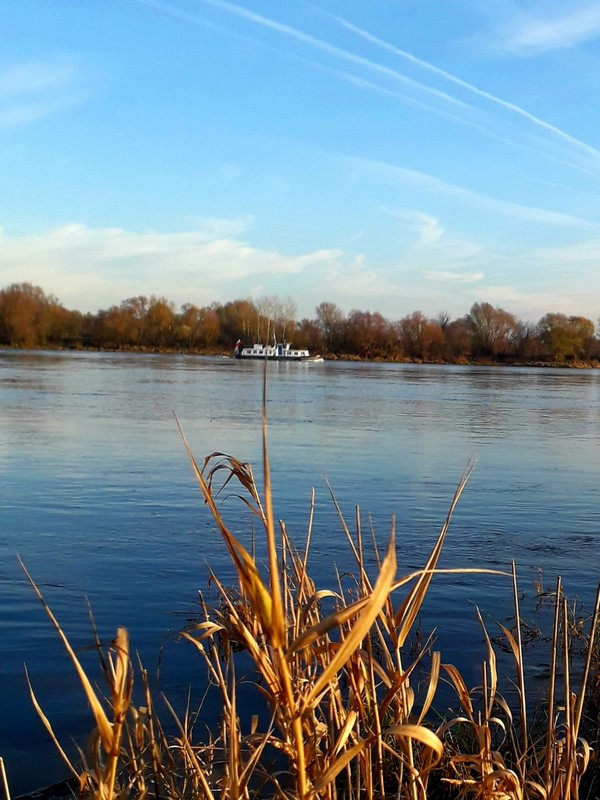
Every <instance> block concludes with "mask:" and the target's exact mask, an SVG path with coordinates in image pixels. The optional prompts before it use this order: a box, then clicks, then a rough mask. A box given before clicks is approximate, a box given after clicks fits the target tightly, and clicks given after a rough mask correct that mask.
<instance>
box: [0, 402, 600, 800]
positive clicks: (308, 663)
mask: <svg viewBox="0 0 600 800" xmlns="http://www.w3.org/2000/svg"><path fill="white" fill-rule="evenodd" d="M182 437H183V441H184V443H185V447H186V449H187V452H188V455H189V458H190V462H191V465H192V468H193V471H194V474H195V476H196V479H197V481H198V485H199V487H200V490H201V493H202V496H203V499H204V501H205V503H206V504H207V505H208V507H209V509H210V511H211V513H212V516H213V518H214V520H215V522H216V525H217V526H218V529H219V531H220V533H221V535H222V538H223V541H224V544H225V546H226V548H227V550H228V552H229V555H230V557H231V561H232V563H233V565H234V567H235V570H236V574H237V584H236V585H235V586H234V587H233V588H232V587H226V586H224V585H223V584H222V583H221V581H220V580H219V577H218V576H217V575H214V574H213V575H212V576H211V577H212V580H213V581H214V584H215V586H216V589H217V591H218V593H219V597H220V601H219V603H218V604H217V605H216V607H209V606H208V605H207V604H206V603H205V602H204V600H203V599H202V598H200V604H199V608H200V616H199V618H198V619H197V620H196V621H195V622H194V623H193V624H190V625H189V626H188V627H187V628H186V629H185V630H183V631H182V632H181V636H182V637H183V638H184V639H185V640H187V641H188V642H190V643H191V644H192V645H193V647H194V648H196V650H197V651H198V653H199V654H200V656H201V657H202V659H203V661H204V663H205V665H206V668H207V672H208V676H209V680H210V684H211V687H212V690H213V691H215V690H216V691H217V692H218V695H219V698H220V705H221V707H222V713H221V715H220V720H219V721H218V723H217V721H215V727H214V729H213V730H212V731H211V733H210V734H208V735H206V736H205V737H204V740H203V741H199V740H198V737H197V735H196V731H195V727H194V721H195V715H194V714H193V713H192V712H191V711H190V709H189V708H188V709H187V710H186V711H185V713H183V714H182V715H178V714H177V713H176V712H175V710H174V709H173V707H172V706H171V705H170V703H169V702H168V701H167V700H166V698H163V700H164V703H165V705H166V708H167V709H168V711H169V714H170V717H172V723H171V726H174V733H171V734H168V733H166V732H165V730H166V728H164V727H163V725H162V724H161V722H160V720H159V717H158V715H157V712H156V706H155V702H154V700H153V698H152V696H151V692H150V688H149V682H148V678H147V674H146V672H145V671H144V669H143V668H142V667H141V665H140V667H139V673H140V676H141V681H142V688H143V701H142V703H141V704H139V705H137V706H135V705H134V704H133V703H132V700H131V698H132V683H133V672H134V670H133V667H132V663H131V659H130V654H129V647H128V638H127V634H126V632H125V631H124V630H123V629H119V631H118V633H117V637H116V639H115V640H114V642H113V643H112V645H111V647H110V648H109V650H108V652H107V653H106V654H105V655H104V654H102V656H101V658H102V660H101V664H102V668H103V673H104V679H105V681H106V685H107V687H108V696H107V698H102V697H99V696H98V692H97V690H96V689H95V688H94V686H93V685H92V683H91V681H90V680H89V678H88V677H87V676H86V674H85V672H84V670H83V668H82V667H81V665H80V663H79V661H78V659H77V656H76V655H75V653H74V651H73V649H72V648H71V646H70V644H69V642H68V639H67V637H66V636H65V634H64V632H63V631H62V629H61V627H60V625H59V623H58V622H57V621H56V619H55V618H54V616H53V614H52V612H51V610H50V609H49V608H48V606H47V604H46V603H45V601H44V598H43V597H42V595H41V593H40V592H39V590H38V589H37V587H36V585H35V583H34V582H33V580H32V579H31V578H30V576H29V574H28V573H27V572H26V574H27V576H28V577H29V579H30V580H31V583H32V585H33V587H34V590H35V591H36V593H37V595H38V597H39V599H40V600H41V602H42V603H43V605H44V608H45V610H46V613H47V614H48V615H49V617H50V619H51V621H52V623H53V624H54V626H55V627H56V630H57V632H58V634H59V635H60V637H61V638H62V640H63V643H64V645H65V647H66V649H67V651H68V653H69V655H70V658H71V660H72V662H73V665H74V667H75V669H76V671H77V673H78V675H79V678H80V680H81V683H82V686H83V688H84V691H85V694H86V697H87V700H88V703H89V705H90V707H91V710H92V713H93V716H94V721H95V726H96V727H95V734H94V737H93V738H92V743H91V745H90V747H89V748H88V751H87V752H85V753H84V752H83V751H80V754H79V755H80V759H81V765H80V766H77V767H76V766H75V765H73V764H72V763H71V762H70V761H69V759H68V758H67V756H66V754H65V752H64V750H62V749H61V754H62V757H63V758H64V759H65V761H66V762H67V764H68V767H69V770H70V771H71V773H72V774H73V775H74V776H76V777H77V779H78V782H79V787H80V793H81V795H82V796H83V797H94V798H98V800H113V798H115V800H116V798H123V800H124V799H125V798H139V800H145V798H147V797H154V798H155V800H161V799H162V798H169V799H172V800H179V799H180V798H181V799H183V798H188V797H189V798H192V797H193V798H206V800H240V799H241V798H244V800H250V798H255V797H273V798H289V799H290V800H292V799H293V800H314V799H316V798H323V800H342V798H343V799H344V800H363V799H364V800H379V799H380V798H405V799H406V800H426V799H427V798H441V797H460V798H463V797H474V798H481V800H521V798H536V799H537V798H539V800H579V798H580V794H579V788H580V782H581V778H582V776H583V774H584V773H585V770H586V768H587V766H588V764H589V761H590V755H591V750H590V747H589V745H588V744H587V743H586V742H585V741H584V740H583V739H582V738H580V731H581V726H582V716H583V709H584V697H585V686H586V682H587V680H588V676H589V673H590V668H591V664H592V662H591V654H592V652H594V642H593V637H594V633H595V630H596V627H597V624H598V613H599V609H598V607H599V603H600V595H599V599H598V600H597V602H596V607H595V609H594V616H593V619H592V623H591V634H590V637H591V641H590V647H589V648H588V653H589V655H588V658H587V661H586V665H585V670H584V676H583V685H582V686H581V687H580V689H579V693H578V694H575V692H574V691H573V687H572V682H571V678H570V674H571V673H570V663H569V652H570V642H569V626H568V625H567V606H566V601H565V600H564V597H563V596H562V590H561V586H560V582H559V583H558V585H557V588H556V609H555V621H554V632H553V637H552V644H551V661H552V670H551V678H550V685H549V697H548V707H547V713H546V717H545V723H546V724H545V728H544V729H543V730H540V729H539V728H536V729H534V728H533V727H532V726H530V725H529V724H528V720H527V713H528V704H527V698H526V692H525V666H524V657H523V646H522V636H521V633H520V629H519V625H520V610H519V601H518V597H519V595H518V590H517V579H516V571H515V569H514V565H513V571H512V581H513V595H514V602H515V618H516V620H517V627H516V633H513V632H512V631H511V630H508V629H507V628H503V634H504V636H505V638H506V641H507V642H508V645H509V647H510V650H511V652H512V656H513V660H514V665H515V673H516V686H517V694H518V704H517V708H515V709H513V708H511V707H510V705H509V704H508V703H507V701H506V700H505V699H504V698H503V697H502V696H501V695H500V692H499V689H498V684H499V676H498V673H497V666H496V656H495V653H494V648H493V645H492V641H491V639H490V636H489V634H488V632H487V630H486V628H485V625H484V623H483V620H482V619H481V616H480V622H481V626H482V630H483V636H484V639H485V642H486V648H487V660H486V662H485V663H484V664H483V665H482V682H481V686H479V687H475V688H472V689H470V688H469V687H467V685H466V684H465V682H464V680H463V678H462V676H461V674H460V673H459V671H458V670H457V669H456V668H455V667H454V666H452V665H451V664H445V663H443V662H442V658H441V654H440V653H439V652H436V651H433V652H432V648H431V644H430V642H425V643H424V644H422V645H421V647H420V648H419V649H418V650H417V652H413V651H410V653H409V655H408V656H407V650H408V647H407V642H408V640H409V636H410V634H411V631H413V629H414V625H415V621H416V619H417V617H418V615H419V612H420V610H421V608H422V605H423V602H424V600H425V597H426V595H427V591H428V588H429V586H430V583H431V580H432V578H433V576H434V575H435V574H436V573H439V572H442V571H443V570H440V569H439V568H438V561H439V557H440V553H441V550H442V547H443V544H444V540H445V537H446V533H447V530H448V526H449V524H450V520H451V517H452V514H453V511H454V509H455V507H456V504H457V502H458V500H459V498H460V495H461V493H462V491H463V490H464V487H465V485H466V482H467V480H468V477H469V473H470V468H469V469H468V470H467V472H466V473H465V475H464V476H463V478H462V480H461V481H460V483H459V486H458V488H457V490H456V493H455V495H454V498H453V500H452V503H451V505H450V510H449V512H448V516H447V518H446V521H445V523H444V525H443V527H442V530H441V532H440V535H439V536H438V538H437V540H436V541H435V543H434V546H433V548H432V551H431V554H430V556H429V558H428V560H427V563H426V564H425V566H424V568H423V569H422V570H419V571H417V572H414V573H412V574H411V575H408V576H405V577H402V578H398V577H397V574H396V555H395V531H394V526H392V531H391V534H390V537H389V542H388V545H387V548H386V552H385V554H383V555H380V554H379V552H378V551H377V549H376V547H375V555H376V559H377V562H378V571H377V575H376V577H375V578H372V577H371V576H370V575H369V572H368V570H367V567H366V556H365V543H364V536H363V530H362V524H361V516H360V511H359V510H358V509H357V511H356V518H355V523H354V526H353V527H354V531H353V532H351V530H350V526H349V525H348V524H347V522H346V520H345V519H344V517H343V515H342V513H341V511H340V510H339V508H338V513H339V518H340V521H341V525H342V529H343V531H344V533H345V536H346V539H347V542H348V545H349V547H350V549H351V552H352V554H353V557H354V559H355V563H356V571H355V575H356V577H355V585H354V587H353V592H352V595H351V596H350V595H349V594H348V593H347V592H345V591H344V590H343V587H342V585H341V583H338V586H337V588H336V589H335V590H334V589H332V588H327V589H322V588H321V589H319V588H318V587H317V586H316V584H315V582H314V580H313V579H312V578H311V576H310V573H309V555H310V552H311V542H312V524H313V511H314V494H313V499H312V504H311V513H310V521H309V525H308V530H307V535H306V538H305V541H304V542H303V543H302V547H301V548H300V549H298V548H297V547H296V546H295V544H294V543H293V542H292V541H291V539H290V537H289V535H288V532H287V530H286V527H285V525H284V523H282V522H280V523H278V525H276V524H275V521H274V517H273V510H272V501H271V481H270V473H269V459H268V453H267V430H266V417H265V418H264V419H263V464H264V475H263V478H264V480H263V483H264V496H263V497H261V495H260V493H259V491H258V489H257V484H256V481H255V479H254V475H253V472H252V469H251V467H250V466H249V465H248V464H245V463H242V462H241V461H239V460H238V459H236V458H234V457H231V456H227V455H224V454H221V453H213V454H211V455H210V456H208V457H207V458H206V459H205V461H204V464H203V466H202V467H200V466H199V465H198V463H197V462H196V460H195V458H194V456H193V454H192V452H191V449H190V447H189V445H188V443H187V441H186V440H185V437H184V436H183V432H182ZM236 484H237V487H238V488H237V490H236V491H238V490H239V491H241V492H242V496H243V499H244V502H245V503H246V504H247V506H248V507H249V508H250V509H251V510H252V512H253V514H254V515H255V516H256V518H257V520H258V522H259V526H260V528H261V529H262V532H263V533H264V536H265V541H266V552H267V559H268V563H267V565H266V568H263V567H261V565H259V563H257V560H256V557H255V555H254V554H253V553H251V552H249V551H248V550H247V549H246V548H245V547H244V545H243V544H242V543H241V542H240V541H239V539H238V538H236V537H235V536H234V535H233V534H232V532H231V531H230V529H229V528H228V526H227V524H226V522H225V520H224V518H223V516H222V514H221V510H220V507H219V505H218V503H217V495H218V492H219V491H220V490H221V489H222V488H223V486H233V485H236ZM332 499H333V502H334V503H335V498H334V497H333V496H332ZM336 508H337V504H336ZM23 568H24V569H25V567H23ZM465 571H466V570H465ZM505 574H506V573H505ZM326 608H330V609H331V608H333V610H330V611H329V612H326V610H325V609H326ZM98 649H99V652H100V653H101V649H100V647H99V646H98ZM240 651H243V653H244V658H245V659H249V660H250V661H251V663H252V666H253V670H254V681H255V686H256V690H257V691H258V693H259V694H260V696H261V698H262V699H263V700H264V704H265V708H266V709H268V723H264V722H263V723H262V725H261V723H260V722H259V720H258V718H253V719H252V720H251V721H244V715H243V713H242V710H241V709H240V708H239V697H238V682H237V676H236V669H235V667H236V662H237V661H238V660H239V655H238V654H239V653H240ZM559 662H560V664H559ZM424 665H427V674H428V679H427V683H426V686H425V688H424V690H422V691H421V692H420V693H419V696H417V691H416V689H415V687H414V686H413V676H414V674H415V671H416V669H417V667H419V669H420V670H423V669H424ZM559 666H560V669H559ZM559 672H560V673H561V674H562V675H563V684H562V696H561V698H560V700H559V694H560V692H559V688H558V675H559ZM442 676H445V679H446V680H447V681H448V682H449V683H450V684H451V686H452V687H453V688H454V690H455V692H456V697H457V702H458V704H459V706H460V711H459V712H458V713H457V714H456V715H455V716H454V717H452V718H450V719H448V720H446V721H444V722H443V723H442V724H439V723H435V722H433V717H432V715H431V710H432V707H433V703H434V699H435V697H436V691H437V687H438V682H439V681H440V679H441V677H442ZM31 692H32V697H33V698H34V703H35V705H36V708H37V709H38V711H39V713H40V715H41V717H42V720H43V722H44V724H45V726H46V728H47V729H48V731H49V733H50V735H51V736H52V737H53V738H54V739H55V741H56V737H55V736H54V733H53V731H52V726H51V724H50V722H49V721H48V720H47V719H46V717H45V716H44V715H43V712H42V711H41V708H40V707H39V704H38V703H37V700H36V699H35V695H34V694H33V690H31ZM57 744H58V742H57ZM6 792H7V797H8V787H6Z"/></svg>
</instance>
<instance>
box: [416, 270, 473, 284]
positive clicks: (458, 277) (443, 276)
mask: <svg viewBox="0 0 600 800" xmlns="http://www.w3.org/2000/svg"><path fill="white" fill-rule="evenodd" d="M425 277H426V278H427V280H428V281H436V282H438V281H441V282H444V281H448V282H452V283H476V282H477V281H482V280H483V279H484V277H485V274H484V273H483V272H450V271H448V270H432V271H430V272H428V273H427V274H426V276H425Z"/></svg>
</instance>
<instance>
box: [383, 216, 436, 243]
mask: <svg viewBox="0 0 600 800" xmlns="http://www.w3.org/2000/svg"><path fill="white" fill-rule="evenodd" d="M382 210H383V211H384V212H385V213H386V214H389V215H390V216H392V217H396V219H402V220H405V221H406V222H408V223H409V225H411V227H413V228H414V229H416V231H417V235H418V244H419V245H423V246H427V245H430V244H433V243H434V242H437V241H438V240H439V239H441V237H442V236H443V235H444V229H443V228H442V227H441V225H440V223H439V220H437V219H436V218H435V217H432V216H431V215H430V214H423V213H422V212H421V211H413V210H407V209H393V208H386V207H384V208H383V209H382Z"/></svg>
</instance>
